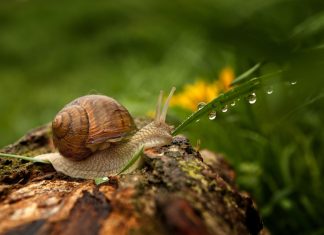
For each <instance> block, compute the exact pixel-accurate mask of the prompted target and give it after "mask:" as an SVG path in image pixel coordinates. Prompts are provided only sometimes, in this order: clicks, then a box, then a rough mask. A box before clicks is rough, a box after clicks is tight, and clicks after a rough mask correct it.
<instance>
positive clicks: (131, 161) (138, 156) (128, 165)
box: [117, 146, 144, 175]
mask: <svg viewBox="0 0 324 235" xmlns="http://www.w3.org/2000/svg"><path fill="white" fill-rule="evenodd" d="M143 151H144V146H142V147H141V148H140V150H139V151H137V152H136V153H135V154H134V156H133V157H132V158H131V159H130V160H129V162H128V163H127V164H126V165H125V167H124V168H123V169H122V170H121V171H120V172H119V173H118V174H117V175H120V174H122V173H124V172H125V171H127V170H128V169H129V168H130V167H131V166H132V165H134V164H135V162H136V161H137V160H138V159H139V158H140V157H141V156H142V154H143Z"/></svg>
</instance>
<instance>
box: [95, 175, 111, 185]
mask: <svg viewBox="0 0 324 235" xmlns="http://www.w3.org/2000/svg"><path fill="white" fill-rule="evenodd" d="M94 182H95V184H96V185H100V184H102V183H106V182H109V178H108V177H107V176H105V177H100V178H95V179H94Z"/></svg>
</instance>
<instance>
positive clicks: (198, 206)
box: [0, 125, 262, 235]
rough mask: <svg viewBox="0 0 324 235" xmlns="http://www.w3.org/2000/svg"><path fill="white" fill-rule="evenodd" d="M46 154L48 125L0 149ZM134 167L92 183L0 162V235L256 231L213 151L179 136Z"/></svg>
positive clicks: (253, 215)
mask: <svg viewBox="0 0 324 235" xmlns="http://www.w3.org/2000/svg"><path fill="white" fill-rule="evenodd" d="M51 151H54V148H53V145H52V143H51V138H50V129H49V126H48V125H47V126H43V127H40V128H38V129H36V130H33V131H31V132H30V133H28V134H27V135H26V136H24V137H23V138H22V139H20V140H19V141H18V142H17V143H15V144H13V145H10V146H8V147H6V148H5V149H3V150H2V152H7V153H15V154H24V155H29V156H34V155H38V154H40V153H46V152H51ZM144 160H145V164H144V167H143V168H142V169H139V170H136V171H135V172H133V173H131V174H127V175H121V176H117V177H110V180H109V182H107V183H103V184H101V185H96V184H95V183H94V182H93V181H92V180H81V179H72V178H69V177H67V176H64V175H62V174H60V173H57V172H55V171H54V169H53V168H52V167H51V165H46V164H40V163H30V162H26V161H24V160H12V159H4V158H2V159H0V234H6V235H9V234H10V235H11V234H116V235H122V234H150V235H165V234H179V235H185V234H186V235H187V234H188V235H202V234H207V235H208V234H216V235H224V234H231V235H235V234H237V235H244V234H252V235H254V234H260V233H262V232H261V230H262V222H261V219H260V216H259V214H258V212H257V210H256V208H255V206H254V204H253V201H252V199H251V198H250V197H249V196H248V195H247V194H246V193H242V192H240V191H238V189H237V187H236V185H235V182H234V175H235V173H234V171H233V170H232V169H231V167H230V166H229V165H228V164H227V163H226V161H224V159H223V158H222V157H221V156H218V155H215V154H202V155H201V154H200V153H199V152H197V151H195V150H194V149H193V148H192V147H191V145H190V144H189V142H188V140H187V139H186V138H184V137H180V136H178V137H175V138H174V140H173V142H172V144H171V145H170V146H167V147H162V148H159V149H152V150H150V151H146V152H145V154H144Z"/></svg>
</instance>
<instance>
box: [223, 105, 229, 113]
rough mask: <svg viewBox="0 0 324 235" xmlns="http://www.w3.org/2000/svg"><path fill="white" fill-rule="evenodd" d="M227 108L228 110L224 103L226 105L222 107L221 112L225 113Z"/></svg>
mask: <svg viewBox="0 0 324 235" xmlns="http://www.w3.org/2000/svg"><path fill="white" fill-rule="evenodd" d="M227 110H228V106H227V104H226V105H225V106H224V107H223V108H222V112H223V113H226V112H227Z"/></svg>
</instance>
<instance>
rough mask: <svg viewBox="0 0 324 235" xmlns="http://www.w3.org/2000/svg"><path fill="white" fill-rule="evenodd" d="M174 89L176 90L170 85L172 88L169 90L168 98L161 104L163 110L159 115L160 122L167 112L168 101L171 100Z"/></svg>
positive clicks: (163, 120)
mask: <svg viewBox="0 0 324 235" xmlns="http://www.w3.org/2000/svg"><path fill="white" fill-rule="evenodd" d="M175 90H176V88H175V87H172V89H171V91H170V94H169V96H168V98H167V99H166V101H165V104H164V106H163V110H162V113H161V116H160V122H165V119H166V115H167V112H168V107H169V103H170V100H171V98H172V96H173V93H174V92H175Z"/></svg>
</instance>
